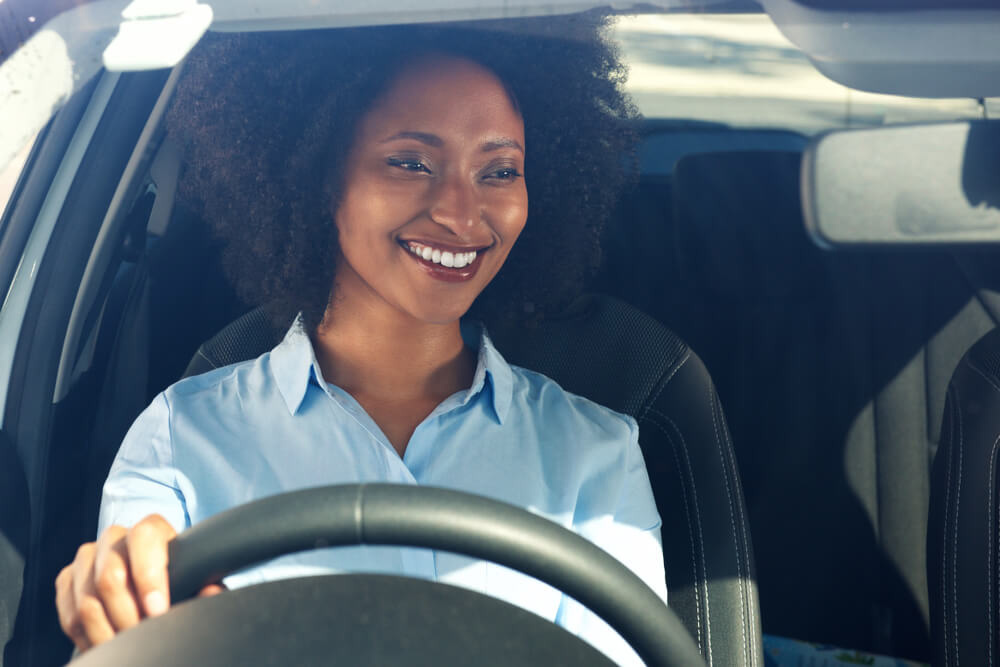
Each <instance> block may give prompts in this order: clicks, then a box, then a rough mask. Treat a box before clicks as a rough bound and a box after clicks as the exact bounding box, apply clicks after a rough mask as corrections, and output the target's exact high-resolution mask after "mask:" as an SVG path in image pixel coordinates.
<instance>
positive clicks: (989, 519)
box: [986, 435, 1000, 667]
mask: <svg viewBox="0 0 1000 667" xmlns="http://www.w3.org/2000/svg"><path fill="white" fill-rule="evenodd" d="M998 445H1000V435H998V436H997V439H996V440H994V441H993V451H992V452H991V453H990V481H989V486H988V487H987V489H988V493H987V494H986V499H987V500H986V601H987V605H986V632H987V633H989V634H991V635H992V634H993V489H994V488H995V487H994V486H993V483H994V482H993V480H994V473H995V472H996V462H997V446H998ZM986 651H987V655H988V656H989V657H988V659H987V662H986V664H987V665H990V667H992V665H993V638H992V637H989V636H988V637H987V638H986Z"/></svg>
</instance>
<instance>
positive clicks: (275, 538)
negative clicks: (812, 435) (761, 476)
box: [169, 484, 704, 665]
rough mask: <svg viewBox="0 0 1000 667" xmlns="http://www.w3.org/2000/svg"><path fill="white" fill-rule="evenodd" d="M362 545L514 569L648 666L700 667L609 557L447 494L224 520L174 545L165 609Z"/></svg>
mask: <svg viewBox="0 0 1000 667" xmlns="http://www.w3.org/2000/svg"><path fill="white" fill-rule="evenodd" d="M361 544H368V545H395V546H412V547H424V548H429V549H437V550H443V551H450V552H454V553H459V554H462V555H466V556H471V557H474V558H481V559H483V560H490V561H493V562H495V563H498V564H500V565H504V566H507V567H511V568H513V569H515V570H518V571H520V572H523V573H525V574H528V575H530V576H533V577H535V578H536V579H539V580H541V581H543V582H545V583H547V584H549V585H551V586H554V587H555V588H557V589H559V590H561V591H563V592H564V593H566V594H568V595H570V596H571V597H573V598H574V599H576V600H578V601H579V602H580V603H582V604H583V605H585V606H586V607H588V608H589V609H591V611H593V612H594V613H596V614H597V615H598V616H600V617H601V618H603V619H604V620H605V621H606V622H607V623H608V624H609V625H611V627H613V628H614V629H615V630H616V631H618V632H619V633H620V634H621V635H622V637H623V638H624V639H625V640H626V641H627V642H628V643H629V644H630V645H631V646H632V647H633V648H634V649H635V651H636V653H638V654H639V656H640V657H641V658H642V659H643V660H644V661H646V662H647V663H648V664H653V665H692V664H704V661H703V660H702V657H701V654H700V652H699V651H698V648H697V646H696V645H695V643H694V640H693V639H692V638H691V636H690V634H689V633H688V632H687V630H686V629H685V628H684V626H683V624H682V623H681V621H680V619H679V618H678V617H677V615H676V614H675V613H674V612H673V611H672V610H671V609H669V608H668V607H667V606H666V605H665V604H664V603H663V601H662V600H660V598H659V597H658V596H657V595H656V594H655V593H654V592H653V591H652V590H650V588H649V587H648V586H646V584H645V583H644V582H643V581H642V580H641V579H639V577H638V576H636V575H635V574H634V573H633V572H631V571H630V570H629V569H628V568H626V567H625V566H624V565H622V564H621V563H620V562H619V561H618V560H617V559H615V558H614V557H612V556H611V555H609V554H608V553H607V552H605V551H603V550H602V549H600V548H599V547H597V546H596V545H594V544H593V543H591V542H589V541H588V540H586V539H584V538H582V537H580V536H579V535H577V534H575V533H573V532H571V531H569V530H566V529H565V528H563V527H562V526H559V525H557V524H555V523H553V522H552V521H549V520H547V519H545V518H542V517H539V516H536V515H534V514H532V513H530V512H527V511H526V510H523V509H521V508H520V507H516V506H514V505H510V504H507V503H502V502H499V501H495V500H491V499H488V498H484V497H481V496H476V495H473V494H468V493H463V492H459V491H454V490H450V489H439V488H428V487H419V486H410V485H396V484H350V485H338V486H327V487H317V488H311V489H304V490H300V491H293V492H290V493H285V494H281V495H277V496H271V497H268V498H263V499H261V500H257V501H254V502H251V503H248V504H246V505H242V506H240V507H236V508H233V509H231V510H228V511H226V512H222V513H220V514H218V515H215V516H213V517H210V518H209V519H206V520H205V521H202V522H200V523H199V524H198V525H196V526H194V527H192V528H191V529H189V530H187V531H185V532H184V533H182V534H181V535H179V536H178V537H177V538H176V539H175V540H174V541H173V542H171V544H170V561H169V562H170V565H169V576H170V588H171V599H172V600H175V601H180V600H184V599H187V598H189V597H191V596H193V595H194V594H195V593H196V592H197V591H199V590H200V589H201V588H202V587H203V586H205V585H207V584H209V583H217V582H219V581H221V580H222V578H223V577H224V576H226V575H227V574H229V573H230V572H234V571H236V570H239V569H242V568H244V567H247V566H250V565H253V564H255V563H259V562H263V561H266V560H270V559H272V558H276V557H278V556H280V555H284V554H288V553H293V552H297V551H303V550H307V549H313V548H316V547H327V546H352V545H361Z"/></svg>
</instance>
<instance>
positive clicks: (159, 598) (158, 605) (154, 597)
mask: <svg viewBox="0 0 1000 667" xmlns="http://www.w3.org/2000/svg"><path fill="white" fill-rule="evenodd" d="M142 601H143V602H144V603H145V605H146V613H147V614H148V615H150V616H159V615H160V614H162V613H163V612H165V611H166V610H167V598H166V597H164V596H163V593H161V592H160V591H153V592H151V593H147V594H146V597H145V598H143V600H142Z"/></svg>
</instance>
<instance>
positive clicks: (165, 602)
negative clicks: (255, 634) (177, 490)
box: [56, 514, 222, 651]
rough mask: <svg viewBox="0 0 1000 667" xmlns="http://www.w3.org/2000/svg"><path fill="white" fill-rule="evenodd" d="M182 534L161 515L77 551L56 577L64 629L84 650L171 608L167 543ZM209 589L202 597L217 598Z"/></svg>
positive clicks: (113, 530) (108, 534)
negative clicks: (213, 596)
mask: <svg viewBox="0 0 1000 667" xmlns="http://www.w3.org/2000/svg"><path fill="white" fill-rule="evenodd" d="M176 534H177V533H176V531H175V530H174V529H173V527H172V526H171V525H170V524H169V523H168V522H167V520H166V519H164V518H163V517H162V516H160V515H159V514H151V515H149V516H147V517H146V518H145V519H143V520H142V521H140V522H139V523H137V524H135V525H134V526H132V528H128V529H126V528H123V527H122V526H111V527H109V528H108V529H107V530H105V531H104V533H103V534H102V535H101V536H100V537H99V538H98V540H97V542H88V543H86V544H84V545H82V546H81V547H80V549H79V550H78V551H77V552H76V559H75V560H74V561H73V562H72V563H70V564H69V565H67V566H66V567H65V568H63V570H62V572H60V573H59V576H58V577H56V608H57V609H58V611H59V624H60V625H61V626H62V629H63V632H65V633H66V634H67V635H68V636H69V638H70V639H72V640H73V643H74V644H76V647H77V649H78V650H80V651H86V650H87V649H89V648H90V647H92V646H96V645H97V644H100V643H102V642H106V641H108V640H109V639H111V638H113V637H114V636H115V634H117V633H118V632H121V631H122V630H126V629H128V628H130V627H132V626H133V625H135V624H136V623H138V622H139V621H140V620H141V619H143V618H146V617H149V616H159V615H160V614H162V613H164V612H165V611H166V610H167V608H168V607H169V606H170V590H169V587H168V583H167V543H168V542H170V540H172V539H173V538H174V537H175V536H176ZM221 590H222V588H221V587H220V586H207V587H206V588H205V589H203V590H202V592H201V594H200V595H213V594H215V593H218V592H219V591H221Z"/></svg>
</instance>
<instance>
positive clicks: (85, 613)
mask: <svg viewBox="0 0 1000 667" xmlns="http://www.w3.org/2000/svg"><path fill="white" fill-rule="evenodd" d="M96 554H97V545H96V544H95V543H94V542H88V543H87V544H84V545H83V546H81V547H80V548H79V549H78V550H77V552H76V560H74V561H73V603H74V605H75V607H76V610H75V612H76V617H77V619H78V622H79V623H80V625H82V626H83V632H84V633H85V634H86V637H87V641H88V642H90V644H92V645H97V644H100V643H101V642H105V641H107V640H109V639H111V638H112V637H114V635H115V631H114V628H113V627H112V626H111V621H110V620H109V619H108V616H107V614H106V613H105V611H104V604H103V603H102V602H101V600H100V599H99V598H98V596H97V588H96V586H95V584H94V558H95V556H96Z"/></svg>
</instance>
